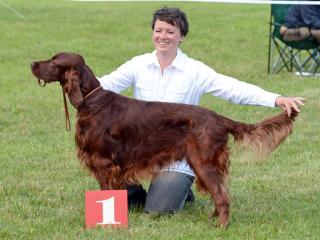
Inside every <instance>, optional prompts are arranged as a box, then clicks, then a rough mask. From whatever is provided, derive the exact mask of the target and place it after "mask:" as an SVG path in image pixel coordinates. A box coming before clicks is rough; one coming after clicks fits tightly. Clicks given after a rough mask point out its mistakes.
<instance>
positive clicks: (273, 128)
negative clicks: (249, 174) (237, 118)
mask: <svg viewBox="0 0 320 240" xmlns="http://www.w3.org/2000/svg"><path fill="white" fill-rule="evenodd" d="M297 116H298V112H297V111H295V110H292V113H291V115H290V117H289V116H288V115H287V112H286V111H283V112H282V113H280V114H279V115H277V116H273V117H270V118H267V119H265V120H263V121H261V122H259V123H257V124H245V123H236V126H235V125H234V126H233V127H232V128H231V129H230V130H229V132H230V133H231V134H232V135H233V136H234V137H235V141H236V142H237V143H239V144H240V145H241V146H244V147H249V148H250V149H252V150H253V151H254V153H255V154H258V155H259V156H261V155H262V156H265V155H268V154H269V153H271V152H272V151H273V150H274V149H276V148H277V147H278V146H279V145H280V144H281V143H282V142H283V141H284V140H285V139H286V138H287V137H288V136H289V135H290V134H291V132H292V130H293V122H294V120H295V118H296V117H297Z"/></svg>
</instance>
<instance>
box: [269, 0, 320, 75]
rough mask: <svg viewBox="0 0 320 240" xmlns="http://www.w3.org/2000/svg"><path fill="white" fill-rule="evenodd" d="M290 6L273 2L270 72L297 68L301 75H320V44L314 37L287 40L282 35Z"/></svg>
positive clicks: (270, 32)
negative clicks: (281, 29)
mask: <svg viewBox="0 0 320 240" xmlns="http://www.w3.org/2000/svg"><path fill="white" fill-rule="evenodd" d="M289 7H290V5H288V4H271V14H270V30H269V57H268V73H269V74H270V73H279V72H280V71H282V70H283V69H286V70H287V71H289V72H292V71H293V69H295V71H296V74H298V75H301V76H310V75H311V76H313V75H320V73H319V71H320V44H319V43H318V42H317V41H316V40H315V39H314V38H313V37H309V38H307V39H305V40H302V41H285V40H283V38H282V37H281V35H280V27H281V25H282V24H283V23H284V19H285V17H286V15H287V13H288V9H289Z"/></svg>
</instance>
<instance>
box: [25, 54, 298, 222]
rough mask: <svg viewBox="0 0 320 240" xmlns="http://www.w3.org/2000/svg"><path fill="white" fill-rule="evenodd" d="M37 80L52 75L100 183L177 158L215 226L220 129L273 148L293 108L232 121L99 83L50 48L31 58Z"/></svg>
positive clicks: (111, 185)
mask: <svg viewBox="0 0 320 240" xmlns="http://www.w3.org/2000/svg"><path fill="white" fill-rule="evenodd" d="M31 68H32V72H33V74H34V75H35V77H36V78H37V79H38V81H41V80H43V81H44V82H45V83H50V82H54V81H58V82H59V83H60V84H61V86H62V89H63V91H64V92H65V93H66V94H67V95H68V98H69V100H70V103H71V104H72V105H73V106H74V107H75V108H76V109H77V123H76V134H75V140H76V145H77V148H78V158H79V159H80V160H81V162H82V163H83V164H84V165H85V166H86V167H87V168H88V169H89V170H90V172H91V173H92V174H93V175H94V176H95V178H96V179H97V181H98V182H99V184H100V188H101V189H121V188H124V186H126V185H127V184H132V183H137V182H139V180H141V178H143V177H146V176H150V175H152V174H154V172H155V171H156V170H157V169H160V168H162V167H164V166H166V165H168V164H170V163H172V162H175V161H179V160H181V159H183V158H185V159H186V160H187V161H188V163H189V164H190V166H191V167H192V169H193V170H194V172H195V174H196V183H197V187H198V188H199V189H200V190H204V191H206V192H209V193H210V194H211V197H212V199H213V201H214V204H215V211H214V213H213V214H214V215H215V216H217V217H218V222H219V224H220V226H226V225H227V224H228V218H229V207H230V197H229V194H228V187H227V176H228V168H229V153H228V147H227V143H228V135H229V134H231V135H233V136H234V138H235V141H236V142H239V143H243V144H244V145H247V146H249V147H251V148H252V149H253V150H255V151H257V152H259V153H262V152H263V153H268V152H271V151H273V150H274V149H275V148H276V147H277V146H278V145H279V144H280V143H281V142H283V141H284V139H285V138H286V137H287V136H288V135H289V134H290V133H291V132H292V127H293V126H292V125H293V121H294V118H295V117H296V116H297V112H295V111H293V113H292V114H291V116H290V117H288V116H287V114H286V112H282V113H280V114H279V115H277V116H274V117H270V118H268V119H265V120H263V121H262V122H260V123H257V124H246V123H240V122H235V121H233V120H230V119H228V118H226V117H223V116H221V115H218V114H217V113H215V112H213V111H210V110H207V109H205V108H202V107H199V106H192V105H186V104H175V103H162V102H145V101H139V100H136V99H131V98H128V97H125V96H121V95H118V94H116V93H114V92H111V91H107V90H104V89H102V88H101V86H100V83H99V81H98V80H97V79H96V77H95V75H94V74H93V72H92V71H91V70H90V68H89V67H88V66H87V65H86V64H85V61H84V59H83V57H82V56H80V55H78V54H74V53H58V54H56V55H55V56H53V57H52V58H51V59H49V60H45V61H38V62H33V63H32V64H31Z"/></svg>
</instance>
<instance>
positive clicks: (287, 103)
mask: <svg viewBox="0 0 320 240" xmlns="http://www.w3.org/2000/svg"><path fill="white" fill-rule="evenodd" d="M304 101H306V99H304V98H301V97H283V96H279V97H277V99H276V103H275V104H276V106H277V107H280V108H282V109H283V110H286V112H287V114H288V116H289V117H290V115H291V109H292V108H293V109H294V110H296V111H297V112H300V109H299V106H303V105H304Z"/></svg>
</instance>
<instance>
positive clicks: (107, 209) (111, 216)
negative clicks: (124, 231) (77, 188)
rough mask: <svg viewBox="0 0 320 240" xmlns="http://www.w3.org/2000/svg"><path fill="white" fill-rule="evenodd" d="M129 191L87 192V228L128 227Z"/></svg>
mask: <svg viewBox="0 0 320 240" xmlns="http://www.w3.org/2000/svg"><path fill="white" fill-rule="evenodd" d="M127 198H128V197H127V190H105V191H87V192H86V194H85V215H86V216H85V220H86V227H87V228H93V227H96V226H103V227H107V226H112V227H128V199H127Z"/></svg>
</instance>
